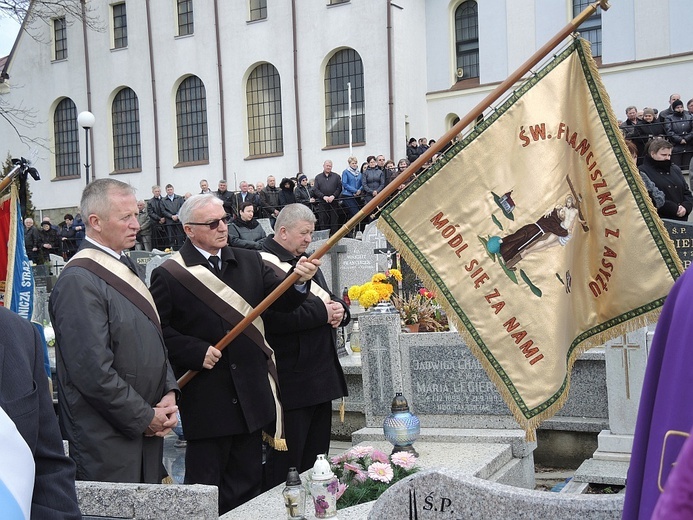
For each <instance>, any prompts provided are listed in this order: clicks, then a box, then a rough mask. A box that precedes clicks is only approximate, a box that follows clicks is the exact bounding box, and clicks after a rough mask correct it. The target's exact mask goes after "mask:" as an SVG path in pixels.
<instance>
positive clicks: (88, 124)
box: [77, 110, 95, 185]
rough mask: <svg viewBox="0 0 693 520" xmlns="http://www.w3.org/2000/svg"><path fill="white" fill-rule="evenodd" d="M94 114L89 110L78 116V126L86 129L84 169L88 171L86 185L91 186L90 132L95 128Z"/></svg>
mask: <svg viewBox="0 0 693 520" xmlns="http://www.w3.org/2000/svg"><path fill="white" fill-rule="evenodd" d="M94 121H95V118H94V114H92V113H91V112H89V111H88V110H85V111H84V112H80V113H79V115H78V116H77V124H78V125H79V126H81V127H82V128H84V135H85V137H86V145H87V146H86V151H87V155H86V161H85V162H84V168H85V169H86V179H85V180H86V184H87V185H88V184H89V167H90V166H91V165H90V164H89V130H90V129H91V128H92V127H93V126H94Z"/></svg>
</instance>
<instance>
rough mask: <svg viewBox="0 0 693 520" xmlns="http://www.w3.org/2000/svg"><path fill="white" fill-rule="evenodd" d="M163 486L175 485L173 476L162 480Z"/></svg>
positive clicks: (167, 476)
mask: <svg viewBox="0 0 693 520" xmlns="http://www.w3.org/2000/svg"><path fill="white" fill-rule="evenodd" d="M161 483H162V484H175V482H174V480H173V479H172V478H171V475H166V476H165V477H164V478H163V479H162V480H161Z"/></svg>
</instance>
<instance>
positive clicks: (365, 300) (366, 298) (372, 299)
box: [359, 289, 380, 309]
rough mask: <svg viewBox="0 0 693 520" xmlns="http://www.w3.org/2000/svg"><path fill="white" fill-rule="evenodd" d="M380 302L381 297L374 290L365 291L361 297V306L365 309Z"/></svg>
mask: <svg viewBox="0 0 693 520" xmlns="http://www.w3.org/2000/svg"><path fill="white" fill-rule="evenodd" d="M379 301H380V296H378V292H377V291H375V290H373V289H368V290H367V291H363V292H362V293H361V296H360V297H359V304H360V305H361V306H362V307H363V308H365V309H367V308H368V307H371V306H373V305H375V304H376V303H378V302H379Z"/></svg>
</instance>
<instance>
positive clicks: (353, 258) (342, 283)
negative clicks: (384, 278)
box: [307, 238, 377, 296]
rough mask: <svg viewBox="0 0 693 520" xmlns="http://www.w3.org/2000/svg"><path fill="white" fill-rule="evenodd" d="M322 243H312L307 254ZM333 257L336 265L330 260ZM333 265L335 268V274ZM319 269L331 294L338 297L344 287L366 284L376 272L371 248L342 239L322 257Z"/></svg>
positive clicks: (349, 239) (351, 240)
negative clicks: (335, 259)
mask: <svg viewBox="0 0 693 520" xmlns="http://www.w3.org/2000/svg"><path fill="white" fill-rule="evenodd" d="M324 243H325V241H324V240H318V241H314V242H312V243H311V245H310V247H309V249H308V251H307V252H308V253H309V254H310V253H312V252H314V251H315V250H316V249H318V248H319V247H321V246H322V245H323V244H324ZM340 246H341V247H340ZM338 251H339V252H338ZM333 255H337V261H336V263H335V262H333V260H332V256H333ZM333 265H336V266H337V272H336V273H335V272H334V271H333ZM320 269H321V270H322V273H323V274H324V275H325V280H327V283H328V285H329V286H330V288H331V289H332V292H333V293H335V294H336V295H337V296H340V295H341V294H342V289H343V288H344V287H351V286H352V285H356V284H358V285H360V284H363V283H366V282H367V281H368V280H370V279H371V277H372V276H373V274H374V273H376V272H377V269H376V264H375V255H374V254H373V246H372V245H370V244H365V243H363V242H362V241H361V240H355V239H353V238H342V239H341V240H340V241H339V243H338V244H337V246H336V247H335V248H334V249H331V250H330V251H328V252H327V253H326V254H325V256H323V258H322V266H320ZM335 274H336V275H337V276H336V278H335V276H334V275H335ZM335 280H336V283H335Z"/></svg>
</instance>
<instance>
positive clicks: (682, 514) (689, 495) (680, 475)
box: [624, 431, 693, 520]
mask: <svg viewBox="0 0 693 520" xmlns="http://www.w3.org/2000/svg"><path fill="white" fill-rule="evenodd" d="M691 435H693V431H691V432H690V433H689V434H688V440H686V442H685V444H684V445H683V448H682V449H681V453H680V454H679V457H678V459H676V466H674V469H673V470H672V471H671V474H670V475H669V478H668V479H667V485H666V487H665V488H664V492H663V493H662V496H660V497H659V500H657V505H656V506H655V510H654V513H653V514H652V520H687V519H690V518H693V440H691ZM624 518H625V516H624Z"/></svg>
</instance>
